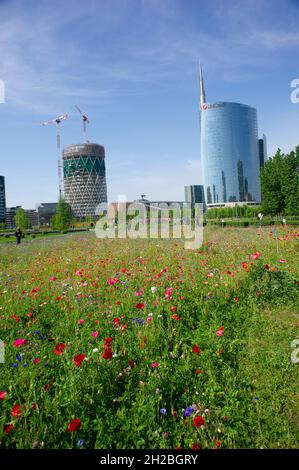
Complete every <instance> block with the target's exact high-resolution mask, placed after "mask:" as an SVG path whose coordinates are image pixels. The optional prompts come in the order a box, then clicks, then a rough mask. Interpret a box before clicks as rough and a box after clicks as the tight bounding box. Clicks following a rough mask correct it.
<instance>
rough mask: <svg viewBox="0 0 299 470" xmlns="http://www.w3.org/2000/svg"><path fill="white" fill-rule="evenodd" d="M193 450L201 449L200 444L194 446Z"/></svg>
mask: <svg viewBox="0 0 299 470" xmlns="http://www.w3.org/2000/svg"><path fill="white" fill-rule="evenodd" d="M192 449H201V447H200V445H199V444H192Z"/></svg>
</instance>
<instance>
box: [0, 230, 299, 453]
mask: <svg viewBox="0 0 299 470" xmlns="http://www.w3.org/2000/svg"><path fill="white" fill-rule="evenodd" d="M298 237H299V234H298V231H297V229H296V227H288V226H286V227H280V228H278V239H275V238H274V236H273V231H272V230H271V228H269V227H263V228H262V229H260V228H249V227H248V228H226V227H224V228H219V227H208V228H205V229H204V243H203V245H202V246H201V247H200V248H198V249H196V250H186V249H184V246H183V243H181V242H180V241H176V240H163V239H155V240H140V239H139V240H138V239H137V240H126V239H123V240H117V239H115V240H108V239H107V240H105V239H97V238H96V236H95V234H94V233H92V232H90V233H83V234H66V235H64V236H60V237H51V238H48V239H40V240H38V239H31V240H30V239H28V238H27V239H25V240H24V241H23V243H22V244H21V245H19V246H15V245H13V244H9V243H6V244H5V243H2V244H1V246H0V322H1V323H0V324H1V328H0V339H1V340H2V341H3V342H4V348H3V349H4V354H3V357H2V361H1V362H2V363H1V364H0V409H1V419H0V447H1V448H5V449H8V448H13V449H16V448H19V449H20V448H22V449H26V448H30V449H31V448H39V449H58V448H63V449H69V448H71V449H75V448H80V449H213V448H214V449H218V448H234V449H235V448H258V449H259V448H296V447H298V444H299V432H298V431H299V405H298V403H299V400H298V398H299V395H298V379H299V364H298V362H296V360H291V357H292V354H293V353H294V350H293V349H292V346H291V343H292V341H294V340H295V339H296V338H299V333H298V326H299V322H298V266H299V263H298ZM293 356H294V354H293ZM298 361H299V359H298Z"/></svg>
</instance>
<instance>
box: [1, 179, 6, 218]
mask: <svg viewBox="0 0 299 470" xmlns="http://www.w3.org/2000/svg"><path fill="white" fill-rule="evenodd" d="M5 212H6V202H5V179H4V176H0V223H4V222H5Z"/></svg>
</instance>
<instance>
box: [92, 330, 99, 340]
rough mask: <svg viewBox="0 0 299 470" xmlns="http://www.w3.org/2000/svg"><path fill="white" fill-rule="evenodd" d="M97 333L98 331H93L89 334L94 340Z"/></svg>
mask: <svg viewBox="0 0 299 470" xmlns="http://www.w3.org/2000/svg"><path fill="white" fill-rule="evenodd" d="M98 334H99V332H98V331H94V332H93V333H91V336H93V337H94V338H96V337H97V336H98Z"/></svg>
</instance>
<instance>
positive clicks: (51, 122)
mask: <svg viewBox="0 0 299 470" xmlns="http://www.w3.org/2000/svg"><path fill="white" fill-rule="evenodd" d="M68 117H69V116H68V114H63V115H62V116H57V118H55V119H51V120H50V121H45V122H43V123H42V125H43V126H48V125H49V124H56V132H57V140H56V142H57V160H58V180H59V198H61V197H62V187H63V184H62V171H61V150H60V123H61V122H62V121H65V120H66V119H67V118H68Z"/></svg>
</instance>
